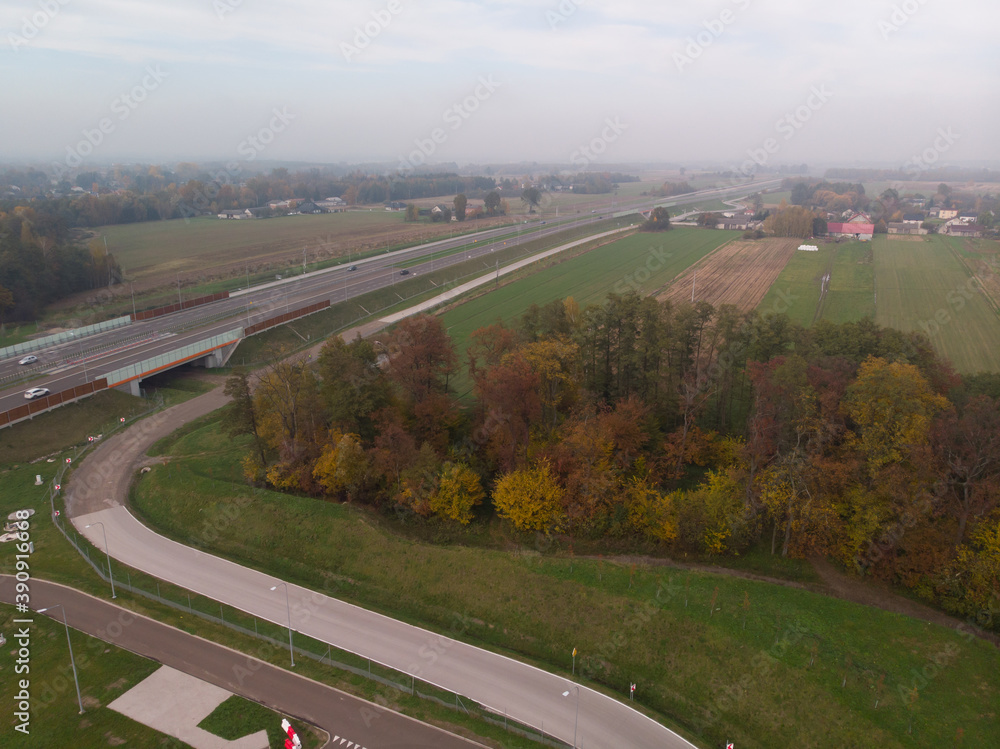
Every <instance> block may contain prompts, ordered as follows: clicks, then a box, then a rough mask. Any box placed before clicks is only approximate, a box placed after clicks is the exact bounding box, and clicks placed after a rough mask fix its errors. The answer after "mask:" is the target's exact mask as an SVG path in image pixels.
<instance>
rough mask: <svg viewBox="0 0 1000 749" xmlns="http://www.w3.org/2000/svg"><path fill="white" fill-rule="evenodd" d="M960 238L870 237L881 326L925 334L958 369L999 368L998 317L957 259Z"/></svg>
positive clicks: (990, 370)
mask: <svg viewBox="0 0 1000 749" xmlns="http://www.w3.org/2000/svg"><path fill="white" fill-rule="evenodd" d="M961 246H962V245H961V242H960V241H959V240H953V239H950V238H948V237H942V236H939V235H936V234H932V235H930V236H927V237H925V238H924V241H923V242H900V241H892V240H889V239H887V238H886V237H885V236H879V237H876V239H875V246H874V251H875V279H876V288H877V290H878V310H877V314H876V317H875V320H876V322H878V323H879V324H880V325H885V326H888V327H893V328H897V329H898V330H903V331H912V330H916V331H922V332H924V333H926V334H927V335H928V336H929V337H930V339H931V342H932V343H933V344H934V347H935V348H936V349H937V350H938V352H939V353H941V354H942V355H944V356H946V357H947V358H948V359H950V360H951V362H952V363H953V364H954V365H955V368H956V369H957V370H958V371H959V372H964V373H973V372H1000V317H998V316H997V312H996V311H995V309H994V307H993V305H992V304H991V302H990V300H989V298H988V297H985V296H984V295H983V294H982V293H979V289H980V285H979V283H978V282H977V280H976V279H975V278H974V277H973V276H972V275H971V273H970V272H969V270H968V269H967V268H966V266H965V264H964V263H963V262H962V260H961V258H960V256H959V252H960V248H961Z"/></svg>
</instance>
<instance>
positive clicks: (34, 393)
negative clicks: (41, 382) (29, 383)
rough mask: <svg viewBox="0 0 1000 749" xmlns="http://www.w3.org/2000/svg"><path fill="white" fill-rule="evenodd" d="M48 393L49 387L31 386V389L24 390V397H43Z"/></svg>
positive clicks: (31, 398)
mask: <svg viewBox="0 0 1000 749" xmlns="http://www.w3.org/2000/svg"><path fill="white" fill-rule="evenodd" d="M48 394H49V389H48V388H31V390H25V391H24V397H25V398H27V399H28V400H29V401H30V400H34V399H35V398H43V397H45V396H46V395H48Z"/></svg>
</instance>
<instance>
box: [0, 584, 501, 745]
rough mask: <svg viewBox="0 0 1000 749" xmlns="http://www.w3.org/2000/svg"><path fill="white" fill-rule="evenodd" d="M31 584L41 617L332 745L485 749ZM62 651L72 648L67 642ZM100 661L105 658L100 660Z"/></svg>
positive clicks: (84, 598)
mask: <svg viewBox="0 0 1000 749" xmlns="http://www.w3.org/2000/svg"><path fill="white" fill-rule="evenodd" d="M30 585H31V602H32V608H33V609H35V610H36V611H37V610H38V609H43V608H47V607H50V606H56V605H59V604H61V605H62V606H63V608H64V609H65V611H66V621H67V623H68V624H69V626H70V627H72V628H73V629H75V630H79V631H80V632H85V633H86V634H88V635H91V636H92V637H96V638H98V639H99V640H103V641H105V642H108V643H111V644H112V645H115V646H116V647H119V648H123V649H124V650H128V651H131V652H133V653H136V654H138V655H141V656H143V657H145V658H150V659H152V660H154V661H157V662H158V663H162V664H164V665H166V666H170V667H171V668H175V669H177V670H178V671H183V672H184V673H186V674H190V675H191V676H194V677H196V678H198V679H201V680H202V681H207V682H209V683H210V684H215V685H216V686H218V687H222V688H223V689H226V690H228V691H230V692H232V693H233V694H238V695H240V696H241V697H246V698H247V699H250V700H253V701H254V702H259V703H261V704H262V705H266V706H267V707H270V708H271V709H273V710H277V711H278V712H281V713H283V714H285V715H287V716H290V717H292V718H295V719H296V720H299V721H305V722H306V723H311V724H313V725H314V726H318V727H319V728H321V729H323V730H324V731H326V732H327V733H328V734H330V741H328V742H327V744H326V746H329V747H340V746H343V744H341V743H340V742H339V741H336V742H335V741H334V739H335V738H336V739H339V738H345V739H347V740H348V741H352V742H354V743H355V744H357V746H358V749H361V747H366V748H367V749H378V748H380V747H386V748H387V749H388V748H392V749H438V747H441V749H477V748H478V749H482V744H477V743H475V742H472V741H469V740H467V739H463V738H460V737H458V736H455V735H454V734H451V733H448V732H446V731H444V730H442V729H440V728H435V727H434V726H429V725H427V724H426V723H421V722H420V721H417V720H414V719H412V718H408V717H406V716H405V715H401V714H400V713H396V712H393V711H391V710H386V709H385V708H382V707H379V706H378V705H375V704H373V703H371V702H367V701H366V700H362V699H359V698H357V697H354V696H352V695H349V694H347V693H346V692H341V691H340V690H338V689H334V688H333V687H329V686H327V685H325V684H320V683H319V682H316V681H312V680H311V679H307V678H306V677H304V676H298V675H297V674H295V673H292V672H291V671H288V670H285V669H281V668H277V667H276V666H272V665H271V664H270V663H266V662H264V661H262V660H260V659H258V658H255V657H252V656H249V655H245V654H243V653H239V652H237V651H235V650H231V649H230V648H227V647H224V646H222V645H217V644H215V643H213V642H209V641H208V640H204V639H202V638H200V637H196V636H194V635H190V634H188V633H186V632H182V631H181V630H179V629H175V628H174V627H170V626H167V625H166V624H161V623H159V622H156V621H154V620H152V619H149V618H147V617H145V616H142V615H141V614H136V613H134V612H132V611H129V610H128V609H124V608H121V607H119V606H115V605H113V604H111V603H109V602H107V601H102V600H100V599H98V598H94V597H92V596H89V595H87V594H86V593H81V592H80V591H77V590H74V589H72V588H67V587H65V586H63V585H59V584H57V583H50V582H45V581H42V580H32V581H31V584H30ZM14 592H15V591H14V578H13V577H10V576H7V575H0V601H2V602H3V603H8V604H13V603H14ZM61 613H62V612H60V611H53V612H51V613H48V612H47V613H46V614H45V615H47V616H51V617H53V618H55V619H56V621H60V620H61ZM34 616H43V615H40V614H35V615H34ZM54 646H61V647H63V648H65V647H66V643H65V642H64V641H63V642H62V643H61V645H58V644H56V645H54ZM77 647H79V645H78V646H77ZM84 652H86V651H84ZM91 652H93V651H91ZM77 657H78V658H79V657H80V651H77ZM93 657H96V658H100V654H97V655H94V656H93ZM86 662H87V661H86V659H84V660H83V661H82V662H81V663H82V665H81V669H82V668H85V665H86ZM91 696H93V695H91ZM83 730H86V729H83Z"/></svg>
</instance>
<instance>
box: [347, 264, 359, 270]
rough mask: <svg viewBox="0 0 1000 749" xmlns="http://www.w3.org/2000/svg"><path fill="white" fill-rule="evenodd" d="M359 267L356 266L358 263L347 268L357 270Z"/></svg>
mask: <svg viewBox="0 0 1000 749" xmlns="http://www.w3.org/2000/svg"><path fill="white" fill-rule="evenodd" d="M357 269H358V266H356V265H352V266H351V267H350V268H348V269H347V270H357Z"/></svg>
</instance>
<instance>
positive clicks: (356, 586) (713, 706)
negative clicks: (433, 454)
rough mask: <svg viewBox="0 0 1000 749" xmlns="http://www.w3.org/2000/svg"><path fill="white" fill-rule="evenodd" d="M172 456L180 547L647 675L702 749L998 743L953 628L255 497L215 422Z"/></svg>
mask: <svg viewBox="0 0 1000 749" xmlns="http://www.w3.org/2000/svg"><path fill="white" fill-rule="evenodd" d="M170 452H171V454H173V455H175V456H178V457H177V458H176V459H174V460H171V463H170V468H169V469H168V468H167V467H165V466H157V467H155V468H154V469H153V471H152V472H151V473H149V474H147V475H146V476H144V477H143V478H142V479H141V480H140V481H139V483H138V485H137V487H136V490H135V495H134V503H135V506H136V509H137V511H138V512H139V513H140V514H141V515H142V516H143V517H144V518H145V519H146V521H147V522H150V523H151V524H152V525H153V526H154V527H156V528H159V529H160V530H162V531H163V532H165V533H167V534H168V535H170V536H172V537H174V538H177V539H178V540H181V541H182V542H186V543H191V544H194V545H196V546H198V547H199V548H204V549H206V550H209V551H213V552H216V553H220V554H222V555H223V556H226V557H228V558H231V559H234V560H236V561H238V562H241V563H245V564H249V565H251V566H253V567H257V568H259V569H265V570H269V571H271V572H273V573H275V574H278V575H280V576H281V577H282V578H283V579H287V580H290V581H295V582H298V583H302V584H305V585H310V586H313V587H316V588H317V589H323V588H324V586H328V584H329V583H330V581H331V580H336V581H338V583H337V585H338V588H339V593H338V596H340V597H343V598H345V599H347V600H350V601H353V602H356V603H358V604H361V605H364V606H366V607H369V608H373V609H375V610H378V611H382V612H384V613H387V614H389V615H392V616H395V617H397V618H401V619H403V620H405V621H409V622H413V623H415V624H425V625H430V626H431V627H436V628H439V629H446V628H449V627H451V628H452V630H453V631H454V620H455V616H456V612H461V616H462V622H463V625H462V638H463V639H465V640H468V641H470V642H473V643H476V644H481V645H484V646H486V647H489V648H491V649H495V650H499V651H500V652H503V653H509V654H511V655H516V656H518V657H521V658H524V659H527V660H529V661H530V662H534V663H537V664H538V665H540V666H542V667H545V668H548V669H552V670H555V671H556V672H557V673H565V674H566V675H567V678H568V677H569V674H568V672H569V669H570V652H571V650H572V648H574V647H576V648H578V649H579V657H578V658H577V661H576V672H577V678H583V679H584V681H585V683H588V684H590V685H593V686H595V687H596V688H599V689H603V690H605V691H608V692H610V693H612V694H615V695H617V696H618V697H619V698H620V699H624V698H625V685H627V684H628V683H629V682H634V683H636V684H637V691H636V699H637V703H638V704H639V705H640V706H641V707H642V708H645V709H647V710H652V711H654V713H655V714H656V715H657V716H658V717H660V718H661V719H666V720H667V722H668V724H669V723H671V722H674V721H676V722H677V723H679V724H680V725H681V726H683V727H684V728H685V729H687V731H686V732H688V733H689V735H690V734H693V735H694V736H695V737H697V739H696V740H697V741H698V742H699V743H700V744H701V745H703V746H706V747H709V746H711V747H714V746H722V745H724V743H725V741H734V742H735V743H736V745H737V746H746V747H787V746H807V747H837V748H838V749H839V748H840V747H847V746H854V747H862V746H866V747H867V746H880V747H935V748H936V747H944V746H952V745H953V740H954V739H955V737H956V735H957V733H958V732H959V730H960V729H961V731H962V732H964V742H965V743H964V744H962V745H963V746H992V745H993V743H994V742H995V739H996V737H997V736H998V735H1000V722H998V713H997V704H998V698H1000V694H998V689H1000V682H998V677H997V674H998V673H1000V651H998V650H997V649H996V648H994V647H993V646H992V645H990V644H988V643H986V642H983V641H980V640H971V639H966V638H963V637H961V636H959V635H958V634H956V633H955V632H953V631H951V630H948V629H945V628H942V627H938V626H935V625H930V624H926V623H923V622H918V621H916V620H914V619H910V618H907V617H904V616H900V615H896V614H890V613H887V612H883V611H881V610H878V609H873V608H867V607H864V606H860V605H857V604H853V603H849V602H844V601H840V600H837V599H834V598H828V597H826V596H823V595H818V594H815V593H811V592H808V591H805V590H801V589H796V588H789V587H783V586H777V585H771V584H767V583H762V582H755V581H748V580H743V579H739V578H734V577H729V576H724V575H713V574H707V573H702V572H685V571H678V570H674V569H670V568H655V567H652V568H651V567H643V566H640V567H638V568H634V569H630V568H629V567H627V566H625V565H619V564H613V563H609V562H606V561H603V562H602V561H597V560H588V559H581V558H577V559H573V558H570V557H569V556H563V555H559V554H556V555H554V556H553V555H552V554H551V552H554V551H558V545H559V543H560V541H558V540H555V539H547V538H546V539H540V540H539V539H535V538H529V537H524V536H519V535H516V534H513V533H512V532H510V531H508V530H506V528H505V527H504V526H501V525H499V524H496V523H493V524H490V525H488V526H487V525H483V524H480V525H479V526H478V527H474V528H472V529H471V530H470V531H468V532H469V533H471V534H479V535H481V536H485V537H486V540H487V541H488V542H489V543H490V544H491V545H492V546H493V547H496V548H498V549H499V548H502V549H504V550H503V551H500V550H494V549H490V548H485V549H484V548H477V547H475V546H470V545H468V544H462V545H455V546H440V545H432V544H426V543H422V542H419V541H416V540H413V539H412V538H402V537H400V536H399V535H397V533H396V532H394V531H393V530H392V529H391V528H390V527H387V526H386V521H383V520H382V519H380V518H379V517H377V516H374V515H371V514H368V513H365V512H363V511H361V510H359V509H357V508H354V507H351V506H348V505H338V504H333V503H330V502H324V501H319V500H313V499H308V498H302V497H294V496H288V495H280V494H274V493H271V492H255V491H253V490H252V489H250V488H249V487H245V486H243V485H242V483H241V480H240V477H239V472H240V464H239V458H240V455H241V453H242V450H241V446H240V445H239V444H238V443H237V444H234V443H232V442H230V441H229V440H226V439H224V438H222V435H221V433H220V431H219V427H218V425H217V423H215V422H213V421H212V420H211V419H208V420H203V421H201V422H198V423H194V424H192V425H191V428H189V429H188V430H186V433H185V434H184V435H183V436H182V437H180V438H179V439H178V441H177V442H176V444H175V445H173V446H172V449H171V450H170ZM171 472H172V473H171ZM247 503H252V506H253V511H252V512H246V511H245V509H244V508H245V506H246V505H247ZM234 508H240V512H239V513H238V514H239V517H240V518H241V522H239V523H233V522H231V518H232V517H233V515H232V512H233V509H234ZM223 518H228V520H226V521H225V522H224V521H223ZM439 533H440V534H442V535H445V536H446V535H447V533H446V532H445V529H444V528H443V527H442V528H441V530H440V531H439ZM332 538H335V539H337V543H330V539H332ZM283 549H284V550H289V549H294V553H292V552H283V551H281V550H283ZM540 550H541V551H543V552H549V553H540ZM914 674H919V675H920V676H919V677H918V678H917V681H916V682H914V680H915V676H914ZM914 687H916V690H915V692H914Z"/></svg>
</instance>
